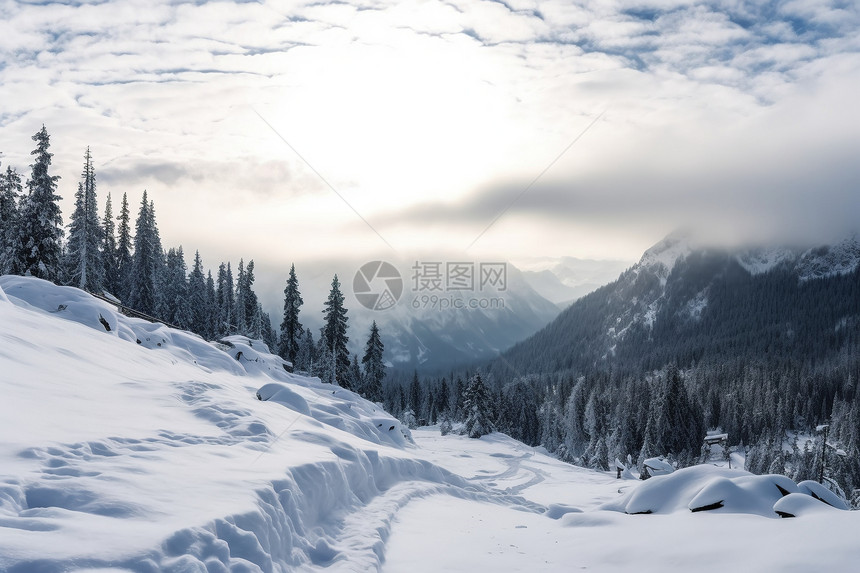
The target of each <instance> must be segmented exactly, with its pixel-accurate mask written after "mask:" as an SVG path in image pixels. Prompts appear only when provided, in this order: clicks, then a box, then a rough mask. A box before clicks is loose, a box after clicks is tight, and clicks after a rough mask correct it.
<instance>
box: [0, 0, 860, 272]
mask: <svg viewBox="0 0 860 573" xmlns="http://www.w3.org/2000/svg"><path fill="white" fill-rule="evenodd" d="M858 32H860V8H858V5H857V3H855V2H852V1H826V0H805V1H787V2H761V1H744V0H712V1H707V2H699V1H693V0H633V1H625V2H621V1H613V0H596V1H578V2H570V1H564V2H561V1H555V0H550V1H531V0H508V1H491V0H451V1H445V2H443V1H437V0H406V1H399V2H386V1H376V0H364V1H360V2H350V1H345V2H338V1H335V2H327V1H316V2H285V1H282V2H274V1H272V2H270V1H262V2H240V1H237V2H204V1H198V2H179V1H159V0H145V1H138V0H122V1H114V0H103V1H95V2H86V1H68V2H35V1H34V2H10V1H7V0H0V101H2V105H0V151H2V153H3V155H2V156H0V161H2V164H3V166H4V167H5V166H6V165H13V166H15V167H17V168H18V169H19V170H20V171H22V172H23V173H25V174H26V173H27V172H28V169H29V168H28V165H29V164H30V156H29V152H30V151H31V150H32V148H33V142H32V141H31V140H30V137H31V136H32V134H34V133H35V132H36V131H38V130H39V129H40V127H41V125H42V124H43V123H44V124H45V125H46V127H47V128H48V131H49V133H50V134H51V137H52V139H51V141H52V151H53V152H54V173H55V174H58V175H60V176H61V177H62V179H61V180H60V183H59V191H60V194H61V195H63V196H64V213H65V215H66V220H68V219H67V218H68V214H69V213H71V200H72V198H73V196H74V190H75V188H76V185H77V182H78V181H79V180H80V173H81V170H82V166H83V155H84V151H85V149H86V148H87V146H89V147H90V148H91V151H92V156H93V161H94V166H95V170H96V176H97V182H98V193H99V200H100V202H101V203H102V204H103V203H104V198H105V197H106V195H107V193H110V194H111V196H112V199H113V202H114V209H115V211H116V210H118V204H119V200H120V198H121V196H122V194H123V193H128V197H129V202H130V203H131V205H132V216H133V217H134V216H135V215H136V212H137V208H138V203H139V201H140V197H141V194H142V191H143V190H144V189H146V190H147V191H148V194H149V196H150V198H152V199H153V200H154V201H155V206H156V214H157V219H158V223H159V226H160V229H161V234H162V238H163V241H164V243H165V247H168V246H178V245H182V246H183V247H184V249H185V251H186V253H188V252H192V253H193V251H194V250H199V251H200V252H201V255H202V256H203V260H204V263H205V264H206V265H207V266H211V267H213V268H214V267H217V264H218V262H219V261H220V260H233V261H234V264H235V261H236V260H237V259H238V258H239V257H245V258H246V260H247V259H248V258H254V259H255V260H256V261H257V267H258V269H260V268H263V267H264V266H266V265H269V266H280V267H282V266H283V265H288V264H289V263H290V262H292V261H296V262H297V263H301V261H320V260H327V259H332V258H337V257H342V256H343V255H344V253H345V252H348V253H349V254H350V256H353V257H358V258H360V257H362V256H364V255H365V254H366V256H367V257H368V258H372V257H374V256H379V257H385V256H392V257H394V256H399V257H405V258H408V257H409V256H412V255H413V254H414V253H420V254H421V256H422V257H423V258H425V259H426V258H428V257H429V258H433V257H435V258H439V259H443V260H444V258H445V257H451V256H463V257H470V260H478V259H481V260H483V259H488V260H490V259H491V260H511V261H517V260H518V259H524V258H527V257H537V256H541V257H544V256H576V257H581V258H596V259H621V260H636V259H638V258H639V256H640V255H641V253H642V252H643V251H644V250H645V249H647V248H648V247H649V246H651V245H652V244H654V243H655V242H657V241H659V240H660V239H661V238H662V237H663V236H664V235H666V234H668V233H669V232H671V231H672V230H674V229H675V228H677V227H679V226H685V227H690V226H692V227H695V228H700V229H702V230H704V231H705V232H707V233H710V234H711V236H713V237H714V238H715V239H718V240H720V241H725V242H739V241H773V240H780V241H793V242H816V241H827V240H831V239H833V238H835V237H837V236H838V235H840V234H843V233H847V232H849V231H851V230H855V229H856V226H857V221H858V220H860V200H858V183H860V161H857V158H856V155H857V150H858V149H860V111H858V106H857V105H856V102H857V100H858V95H860V33H858ZM252 248H253V249H254V252H252V251H251V250H252ZM261 249H262V250H261Z"/></svg>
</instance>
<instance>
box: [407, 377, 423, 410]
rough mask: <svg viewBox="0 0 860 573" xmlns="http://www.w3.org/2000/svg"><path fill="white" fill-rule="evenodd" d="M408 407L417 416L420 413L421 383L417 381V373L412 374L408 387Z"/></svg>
mask: <svg viewBox="0 0 860 573" xmlns="http://www.w3.org/2000/svg"><path fill="white" fill-rule="evenodd" d="M408 405H409V407H410V408H411V409H412V411H413V412H415V414H416V415H418V414H419V413H420V412H421V382H420V381H419V380H418V371H417V370H415V371H413V372H412V383H411V384H410V385H409V404H408Z"/></svg>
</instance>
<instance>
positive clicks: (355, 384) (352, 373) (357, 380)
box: [347, 354, 364, 396]
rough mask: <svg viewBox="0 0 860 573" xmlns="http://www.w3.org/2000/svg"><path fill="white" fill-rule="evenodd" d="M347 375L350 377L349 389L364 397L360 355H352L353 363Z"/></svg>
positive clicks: (350, 364)
mask: <svg viewBox="0 0 860 573" xmlns="http://www.w3.org/2000/svg"><path fill="white" fill-rule="evenodd" d="M347 375H348V377H349V387H350V388H352V389H353V390H354V391H356V392H358V393H359V394H361V395H362V396H363V395H364V393H363V388H364V376H362V374H361V365H360V364H359V362H358V354H353V355H352V362H350V363H349V372H348V374H347Z"/></svg>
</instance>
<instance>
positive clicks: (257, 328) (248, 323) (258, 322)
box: [235, 260, 262, 340]
mask: <svg viewBox="0 0 860 573" xmlns="http://www.w3.org/2000/svg"><path fill="white" fill-rule="evenodd" d="M253 286H254V261H253V260H251V261H248V265H247V266H244V262H243V261H242V260H240V261H239V276H238V278H237V280H236V302H235V309H236V327H237V329H238V332H239V334H242V335H243V336H247V337H248V338H252V339H255V340H259V339H260V337H261V336H262V313H261V312H260V310H259V301H258V300H257V294H256V293H255V292H254V289H253Z"/></svg>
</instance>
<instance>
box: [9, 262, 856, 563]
mask: <svg viewBox="0 0 860 573" xmlns="http://www.w3.org/2000/svg"><path fill="white" fill-rule="evenodd" d="M61 306H64V308H63V309H62V310H59V309H60V307H61ZM99 316H101V318H102V319H104V320H105V321H106V322H107V323H108V324H109V326H110V330H107V329H106V328H105V326H104V324H103V323H102V321H101V320H100V319H99ZM0 325H2V328H0V364H1V365H2V368H0V395H2V396H3V399H2V401H0V435H2V436H3V439H2V440H0V571H4V572H7V571H8V572H10V573H13V572H14V573H18V572H26V571H40V572H59V571H101V572H106V571H113V572H119V571H123V572H128V571H135V572H138V571H139V572H144V571H210V572H214V571H273V572H278V571H321V570H326V571H362V572H363V571H380V570H382V571H386V572H398V571H441V570H445V571H470V572H471V571H490V570H491V571H524V570H528V571H559V570H571V569H580V568H583V567H586V568H588V569H593V570H599V571H629V570H631V569H634V568H635V569H637V570H643V571H665V570H681V569H685V570H688V569H690V568H695V570H697V571H723V570H725V569H726V568H735V569H738V570H798V571H813V570H823V569H833V570H846V569H848V568H850V567H851V564H852V563H854V562H856V561H857V559H858V558H860V547H858V546H857V544H856V539H855V537H856V534H855V533H854V532H856V530H857V526H858V524H860V517H858V514H857V513H856V512H851V511H843V510H840V509H836V508H835V507H832V506H831V505H827V504H825V503H824V502H822V501H819V499H816V497H815V496H817V497H819V498H820V499H824V500H825V501H827V502H828V503H831V504H832V505H834V506H838V503H836V501H838V500H836V501H834V500H833V499H830V498H828V497H827V496H828V494H829V492H827V490H824V489H823V488H821V486H820V485H818V484H814V482H803V483H801V484H796V485H795V484H793V482H790V480H787V481H786V478H779V477H776V476H751V475H750V474H747V473H746V472H742V471H739V470H728V469H724V468H716V467H713V466H697V467H695V468H688V469H683V470H678V471H675V472H674V473H672V474H670V475H666V476H660V477H654V478H651V479H650V480H647V481H644V482H642V481H639V480H630V479H622V480H616V479H615V475H614V472H611V473H610V472H595V471H591V470H585V469H582V468H577V467H574V466H571V465H568V464H565V463H563V462H561V461H559V460H557V459H555V458H553V457H551V456H548V455H547V454H546V452H545V451H544V450H542V449H541V448H530V447H527V446H525V445H523V444H521V443H519V442H516V441H515V440H512V439H510V438H508V437H507V436H504V435H502V434H498V433H496V434H491V435H489V436H484V437H482V438H481V439H479V440H472V439H468V438H466V437H463V436H458V435H447V436H441V435H440V433H439V431H438V429H436V428H422V429H419V430H416V431H414V432H411V433H410V432H409V430H407V429H406V428H404V427H402V426H401V425H400V424H399V422H398V421H397V420H395V419H393V418H392V417H390V416H388V415H387V414H386V413H385V412H383V411H382V410H381V409H380V408H379V407H378V406H377V405H376V404H373V403H371V402H368V401H366V400H363V399H362V398H360V397H358V396H356V395H354V394H353V393H351V392H349V391H346V390H343V389H340V388H338V387H335V386H331V385H327V384H322V383H320V381H319V380H317V379H315V378H307V377H303V376H299V375H295V374H290V373H288V372H286V370H285V369H284V368H283V366H284V365H283V361H282V360H280V359H279V358H277V357H275V356H272V355H271V354H269V353H268V352H267V350H268V349H267V348H266V347H265V345H263V344H262V343H261V342H259V341H255V340H249V339H247V338H244V337H231V338H229V339H228V340H226V341H225V342H226V343H225V344H213V343H209V342H206V341H204V340H202V339H201V338H199V337H197V336H194V335H191V334H188V333H185V332H179V331H176V330H173V329H170V328H167V327H164V326H161V325H153V324H151V323H148V322H145V321H142V320H138V319H130V318H127V317H125V316H123V315H121V314H118V313H116V312H115V311H114V310H113V309H112V307H111V306H110V305H109V304H107V303H105V302H102V301H98V300H96V299H94V298H92V297H89V296H88V295H85V294H84V293H82V292H81V291H77V290H76V289H69V288H64V287H57V286H54V285H52V284H50V283H47V282H45V281H40V280H38V279H33V278H21V277H0ZM138 341H140V342H138ZM774 484H782V485H783V486H784V487H785V488H788V489H790V492H789V495H787V496H785V497H782V494H781V493H780V494H774V493H773V492H774V491H778V490H776V488H775V487H774ZM792 486H793V489H792ZM825 492H827V493H825ZM776 495H779V496H780V497H779V498H778V499H776V501H775V503H774V502H773V501H772V499H774V498H775V497H776ZM829 495H832V494H829ZM717 498H719V499H720V500H721V501H723V507H722V508H720V509H717V510H715V511H702V512H697V513H692V512H691V511H690V506H691V504H692V505H693V506H697V504H699V503H708V502H713V501H714V500H716V499H717ZM693 501H695V503H692V502H693ZM768 504H770V506H769V507H770V512H771V513H770V514H769V515H768V517H776V516H777V514H776V513H775V510H784V511H783V513H785V514H791V515H797V516H798V517H797V518H796V519H768V518H765V517H762V515H761V514H762V513H767V511H766V510H764V509H762V508H767V507H768ZM816 504H817V505H816ZM843 507H844V506H843ZM637 508H640V509H644V510H651V512H652V515H627V514H626V513H625V512H627V513H636V512H635V511H631V510H634V509H637Z"/></svg>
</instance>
